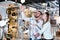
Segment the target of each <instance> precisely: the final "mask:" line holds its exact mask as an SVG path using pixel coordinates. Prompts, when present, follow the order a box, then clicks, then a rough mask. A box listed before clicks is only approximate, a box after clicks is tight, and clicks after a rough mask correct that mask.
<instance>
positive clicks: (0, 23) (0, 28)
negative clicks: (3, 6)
mask: <svg viewBox="0 0 60 40" xmlns="http://www.w3.org/2000/svg"><path fill="white" fill-rule="evenodd" d="M8 20H9V19H6V20H4V19H3V20H2V16H1V14H0V40H2V39H3V38H2V37H3V31H4V30H3V28H4V26H5V25H6V23H7V22H8ZM6 30H7V29H6ZM6 30H5V31H6Z"/></svg>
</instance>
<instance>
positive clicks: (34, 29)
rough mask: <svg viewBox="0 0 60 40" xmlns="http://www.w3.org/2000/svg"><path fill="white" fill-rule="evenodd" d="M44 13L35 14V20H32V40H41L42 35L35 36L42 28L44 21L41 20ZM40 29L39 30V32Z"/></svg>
mask: <svg viewBox="0 0 60 40" xmlns="http://www.w3.org/2000/svg"><path fill="white" fill-rule="evenodd" d="M41 15H42V13H41V12H40V11H37V12H36V13H35V14H34V18H32V19H31V20H30V21H31V23H30V30H29V35H30V40H41V35H39V37H38V35H35V34H36V33H37V32H38V33H39V30H41V28H42V24H43V21H42V20H41ZM38 29H39V30H38Z"/></svg>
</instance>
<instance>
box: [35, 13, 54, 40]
mask: <svg viewBox="0 0 60 40" xmlns="http://www.w3.org/2000/svg"><path fill="white" fill-rule="evenodd" d="M42 19H43V28H42V29H41V30H40V32H39V33H40V35H42V34H43V36H44V40H53V35H52V33H51V24H50V21H49V13H48V12H45V13H44V14H43V17H42ZM38 35H39V34H38V33H37V34H36V35H35V36H36V37H38Z"/></svg>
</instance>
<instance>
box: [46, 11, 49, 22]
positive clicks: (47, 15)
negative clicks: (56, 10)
mask: <svg viewBox="0 0 60 40" xmlns="http://www.w3.org/2000/svg"><path fill="white" fill-rule="evenodd" d="M45 14H46V17H47V20H46V22H47V21H49V12H45Z"/></svg>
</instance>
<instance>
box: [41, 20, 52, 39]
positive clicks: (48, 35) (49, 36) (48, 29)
mask: <svg viewBox="0 0 60 40" xmlns="http://www.w3.org/2000/svg"><path fill="white" fill-rule="evenodd" d="M40 34H43V36H44V38H45V39H52V38H53V35H52V33H51V24H50V22H49V21H48V22H47V23H45V24H44V25H43V28H42V30H40Z"/></svg>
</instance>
